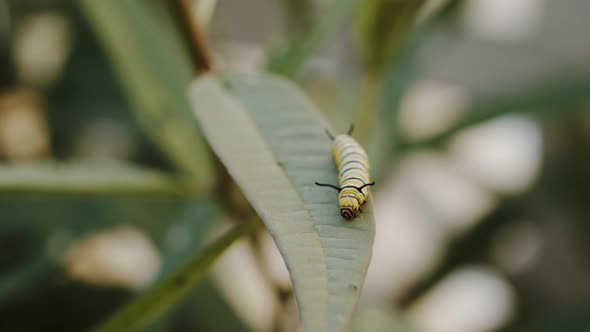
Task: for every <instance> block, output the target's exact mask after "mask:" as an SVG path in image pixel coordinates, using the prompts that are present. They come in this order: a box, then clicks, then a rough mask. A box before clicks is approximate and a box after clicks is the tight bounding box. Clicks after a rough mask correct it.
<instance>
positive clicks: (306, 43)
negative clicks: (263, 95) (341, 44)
mask: <svg viewBox="0 0 590 332" xmlns="http://www.w3.org/2000/svg"><path fill="white" fill-rule="evenodd" d="M360 3H361V1H360V0H336V1H334V4H333V5H332V7H330V8H329V9H328V10H327V11H326V13H325V14H324V15H323V18H322V20H321V21H320V22H319V23H318V24H317V25H316V26H315V27H313V28H312V29H311V30H310V31H309V32H308V33H307V34H306V35H305V36H304V37H303V38H302V39H301V40H298V41H292V42H291V43H290V45H291V46H290V47H288V48H287V49H286V50H285V51H284V52H282V53H280V54H278V55H275V56H272V57H271V59H270V61H269V65H268V67H269V69H270V70H271V71H273V72H275V73H278V74H282V75H284V76H287V77H295V76H296V75H297V73H298V72H299V69H300V68H301V66H302V65H303V64H304V63H305V62H306V61H307V60H308V59H309V57H311V56H312V55H313V53H314V52H315V51H316V50H317V48H318V47H319V46H320V45H321V44H322V43H323V42H324V40H325V39H326V38H327V37H328V36H329V35H331V34H333V33H334V32H336V31H337V29H338V27H340V26H341V24H343V21H344V20H345V19H346V18H348V17H349V16H351V15H352V13H354V11H355V9H357V8H358V6H359V5H360Z"/></svg>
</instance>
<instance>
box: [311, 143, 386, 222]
mask: <svg viewBox="0 0 590 332" xmlns="http://www.w3.org/2000/svg"><path fill="white" fill-rule="evenodd" d="M333 141H334V144H333V145H332V156H333V157H334V161H335V162H336V167H337V168H338V182H339V185H340V186H339V187H336V186H333V185H328V184H321V183H317V182H316V184H317V185H319V186H328V187H332V188H334V189H336V190H338V202H339V204H340V214H341V215H342V217H344V218H345V219H346V220H350V219H353V218H354V217H355V216H356V215H357V212H362V210H361V206H362V205H363V203H364V202H365V200H366V199H367V196H368V195H369V188H368V187H369V186H372V185H374V184H375V183H374V182H370V177H369V159H368V157H367V153H366V152H365V150H364V149H363V148H362V147H361V146H360V145H359V144H358V143H357V142H356V141H355V140H354V139H353V138H352V137H350V136H349V135H337V136H335V137H334V138H333Z"/></svg>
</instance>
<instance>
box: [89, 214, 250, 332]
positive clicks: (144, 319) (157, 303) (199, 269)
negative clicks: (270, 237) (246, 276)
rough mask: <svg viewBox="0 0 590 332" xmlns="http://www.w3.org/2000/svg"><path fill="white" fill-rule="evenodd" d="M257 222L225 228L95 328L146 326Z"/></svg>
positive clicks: (112, 329)
mask: <svg viewBox="0 0 590 332" xmlns="http://www.w3.org/2000/svg"><path fill="white" fill-rule="evenodd" d="M258 225H259V221H258V219H253V220H252V221H250V222H248V223H244V224H242V225H240V226H237V227H235V228H234V229H233V230H231V231H229V232H227V233H226V234H224V235H223V236H222V237H221V238H220V239H218V240H217V241H215V242H214V243H212V244H211V245H209V246H207V247H205V248H204V249H203V250H202V251H201V252H200V253H199V254H198V255H196V256H195V257H193V258H191V260H189V261H188V262H187V263H186V264H184V265H183V266H182V267H180V268H179V269H177V270H176V271H174V272H173V273H171V274H170V275H168V276H166V277H165V278H164V279H162V280H161V281H160V282H158V284H157V285H155V286H154V287H152V288H151V289H149V290H148V291H146V292H145V293H144V294H142V295H141V296H139V297H138V298H136V299H135V300H133V301H132V302H131V303H129V304H128V305H127V306H126V307H125V308H123V309H122V310H119V311H117V313H116V314H115V315H114V316H113V317H111V318H110V319H109V320H107V321H106V322H104V323H103V324H101V325H100V326H98V327H97V328H96V331H101V332H109V331H113V332H115V331H137V330H139V329H141V328H143V327H145V326H146V325H148V324H149V323H150V322H152V321H153V320H154V319H156V318H157V317H158V316H160V315H161V314H162V313H164V312H165V311H166V310H167V309H170V307H171V306H173V305H174V304H176V303H177V302H178V301H179V300H180V299H181V297H182V296H184V295H186V294H187V293H188V292H189V291H190V290H191V289H192V288H193V287H194V286H195V285H196V284H197V283H198V282H200V281H201V280H202V279H203V278H204V277H205V276H206V275H207V272H208V270H209V268H210V267H211V265H212V264H213V263H214V262H215V261H216V259H217V258H218V257H219V256H220V255H221V254H222V253H223V252H224V251H225V249H227V248H228V247H230V246H231V245H232V244H233V243H234V241H236V240H237V239H239V238H240V237H242V236H244V235H247V234H250V233H251V232H253V231H254V230H255V229H256V228H257V226H258Z"/></svg>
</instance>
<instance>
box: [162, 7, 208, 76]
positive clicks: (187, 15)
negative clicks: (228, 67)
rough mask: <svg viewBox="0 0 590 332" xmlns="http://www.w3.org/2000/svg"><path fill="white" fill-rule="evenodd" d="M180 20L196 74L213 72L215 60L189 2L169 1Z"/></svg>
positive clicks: (180, 27)
mask: <svg viewBox="0 0 590 332" xmlns="http://www.w3.org/2000/svg"><path fill="white" fill-rule="evenodd" d="M169 4H170V7H172V11H173V13H174V14H175V15H176V17H177V20H178V26H179V29H180V31H181V33H182V35H183V37H184V39H185V41H186V44H187V45H188V48H189V50H190V53H191V58H192V60H193V63H194V66H195V71H196V72H201V73H203V72H209V71H212V70H213V60H212V57H211V52H210V50H209V47H208V45H207V38H206V36H205V34H204V32H203V31H202V29H201V27H200V26H199V24H198V22H197V21H196V18H195V17H194V15H193V14H192V10H191V4H190V3H189V0H169Z"/></svg>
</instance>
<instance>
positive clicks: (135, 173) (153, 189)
mask: <svg viewBox="0 0 590 332" xmlns="http://www.w3.org/2000/svg"><path fill="white" fill-rule="evenodd" d="M0 191H4V192H27V193H52V194H92V195H97V194H102V195H104V194H129V193H134V194H137V193H141V194H147V193H152V194H153V193H157V194H168V195H170V194H173V195H178V194H181V193H182V192H183V188H182V186H180V185H179V182H176V181H174V180H173V179H172V178H171V177H169V176H167V175H164V174H162V173H160V172H157V171H153V170H146V169H142V168H139V167H131V166H127V165H114V164H84V163H77V164H74V163H73V164H49V163H48V164H32V165H23V166H6V165H0Z"/></svg>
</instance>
